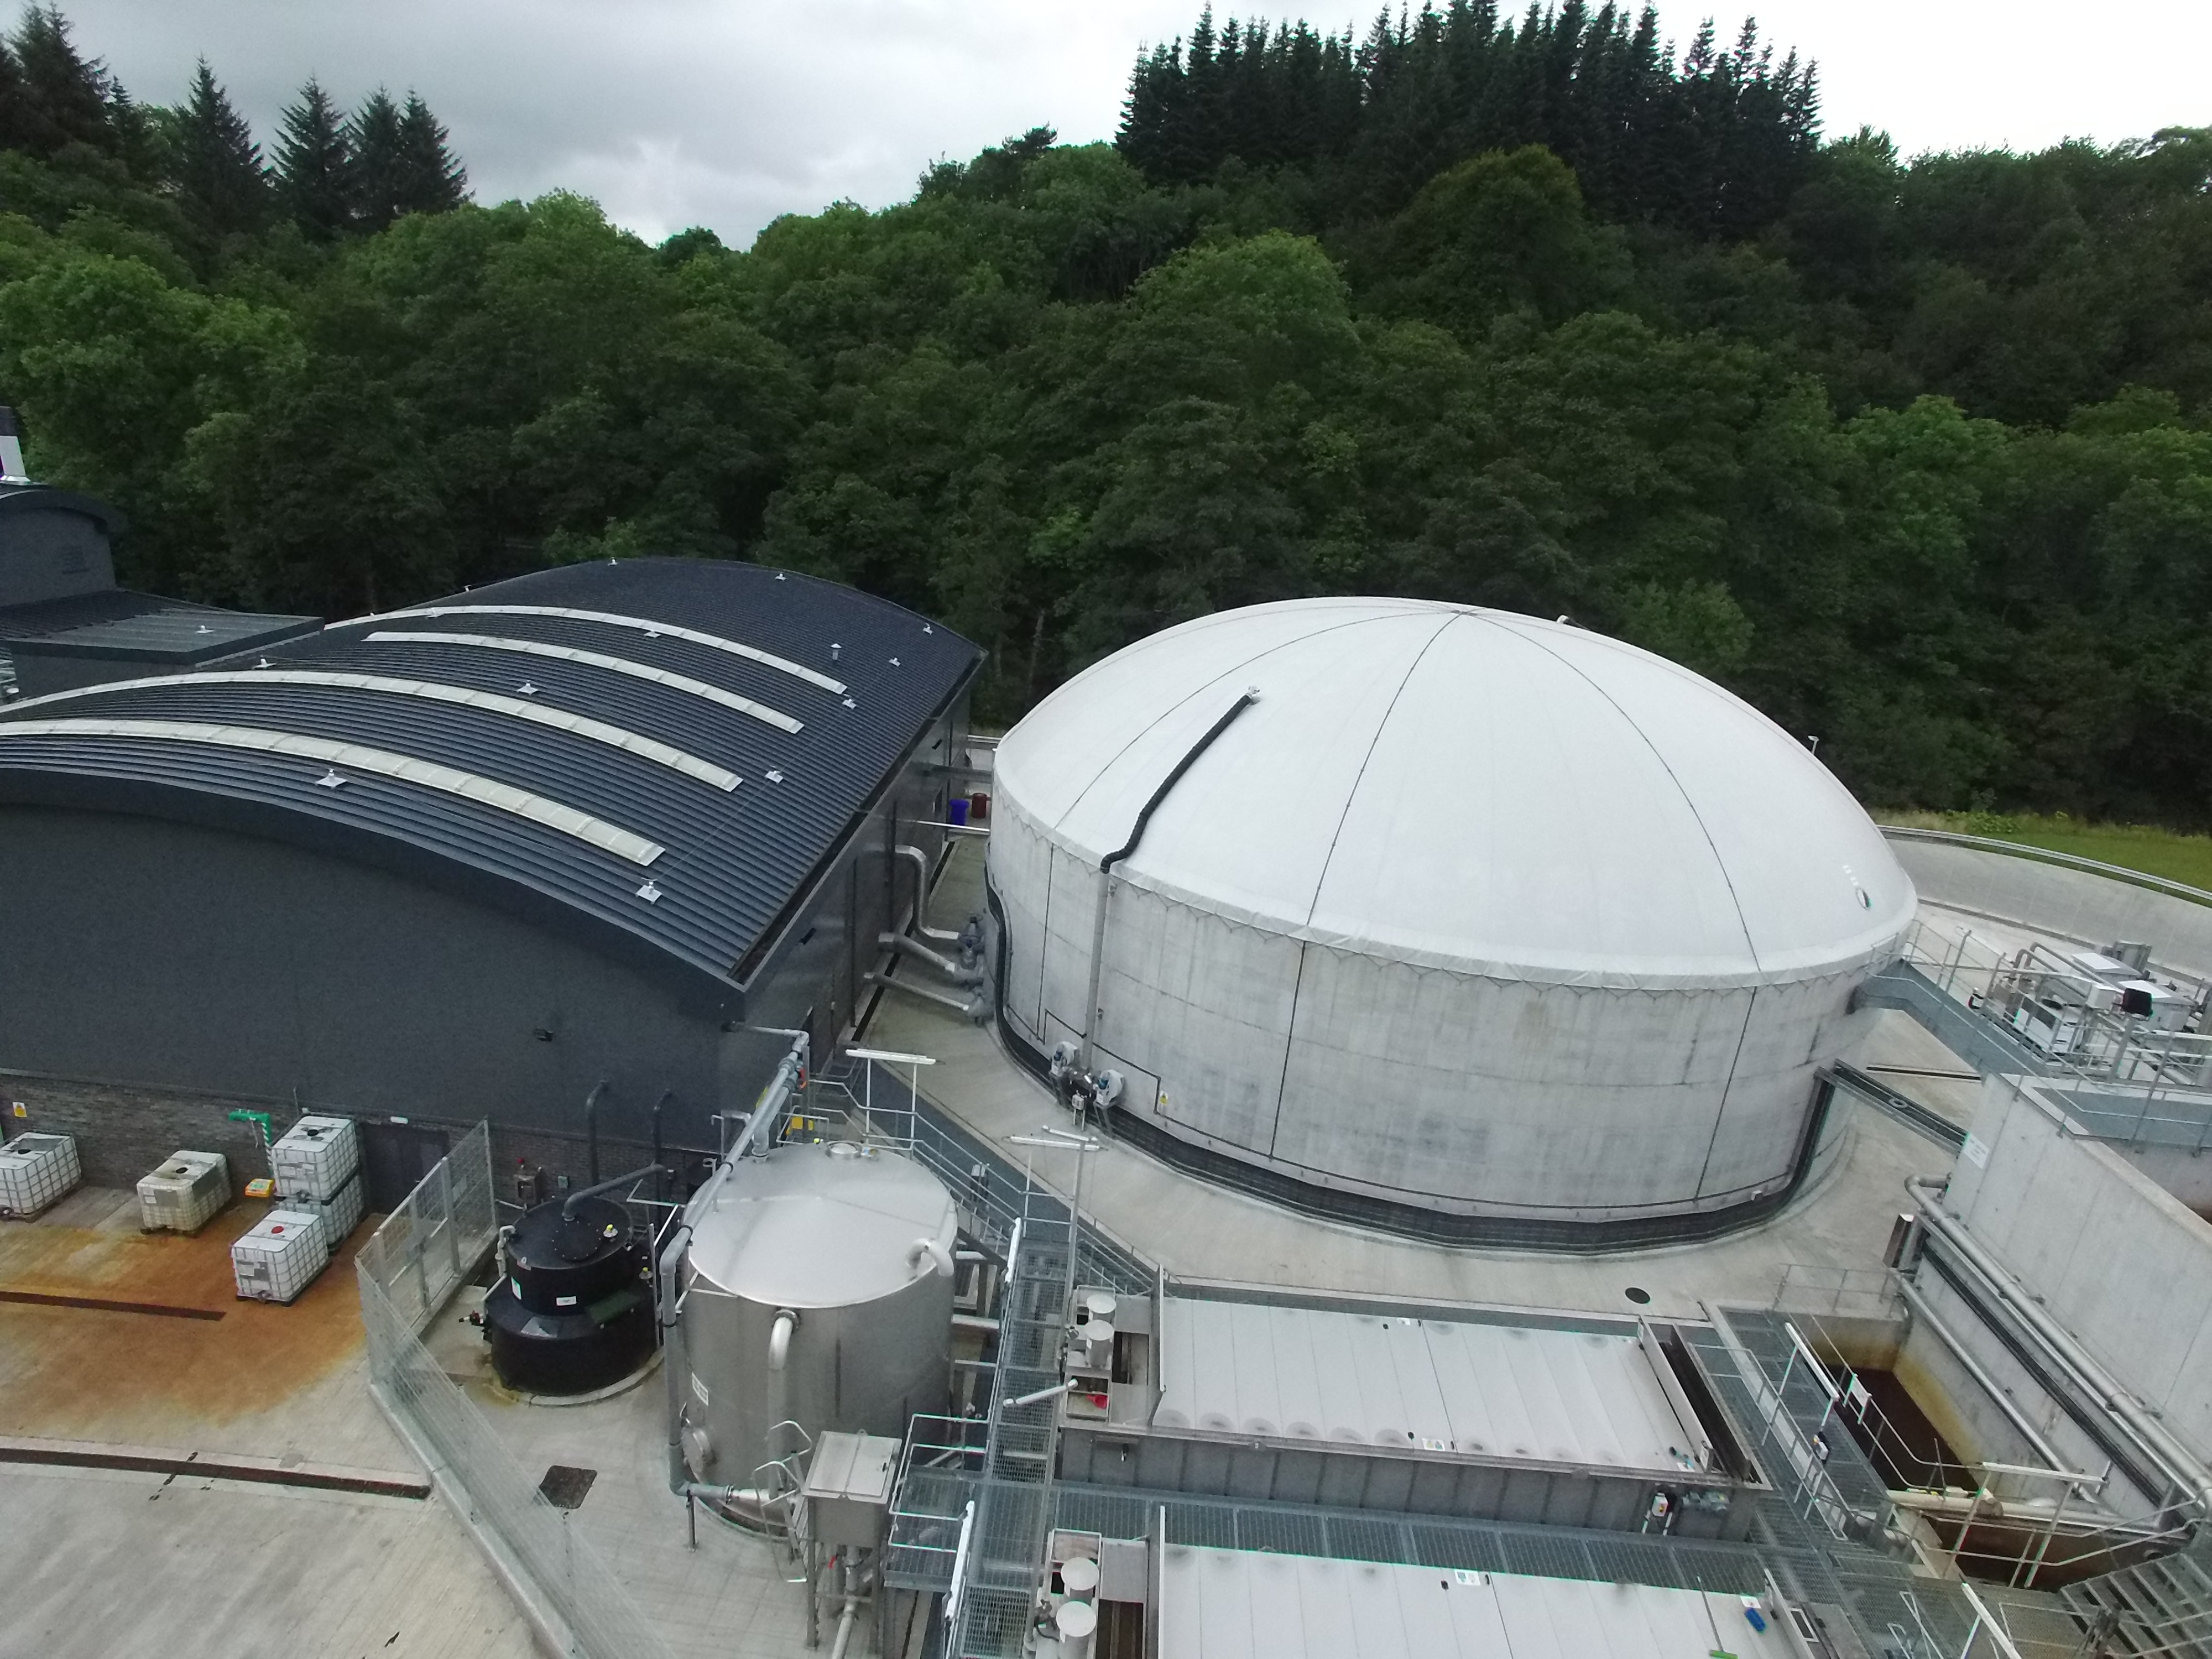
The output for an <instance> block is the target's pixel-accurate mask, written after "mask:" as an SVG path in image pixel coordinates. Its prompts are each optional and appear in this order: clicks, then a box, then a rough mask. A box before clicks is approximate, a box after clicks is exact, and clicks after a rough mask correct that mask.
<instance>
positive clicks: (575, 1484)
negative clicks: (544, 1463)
mask: <svg viewBox="0 0 2212 1659" xmlns="http://www.w3.org/2000/svg"><path fill="white" fill-rule="evenodd" d="M598 1479H599V1471H598V1470H597V1469H579V1468H570V1467H569V1466H568V1464H566V1463H556V1464H555V1465H553V1467H552V1468H550V1469H548V1470H546V1471H545V1478H544V1480H541V1481H539V1482H538V1491H540V1492H544V1494H545V1501H546V1502H547V1503H549V1504H551V1505H552V1506H553V1507H554V1508H555V1509H556V1510H573V1509H580V1508H581V1507H582V1506H583V1502H584V1494H585V1493H586V1492H589V1491H591V1489H592V1481H594V1480H598Z"/></svg>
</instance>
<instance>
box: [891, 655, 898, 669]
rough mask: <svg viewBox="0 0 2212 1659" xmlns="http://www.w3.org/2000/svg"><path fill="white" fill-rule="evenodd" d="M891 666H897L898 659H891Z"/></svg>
mask: <svg viewBox="0 0 2212 1659" xmlns="http://www.w3.org/2000/svg"><path fill="white" fill-rule="evenodd" d="M891 666H892V667H894V668H896V667H897V666H899V659H897V658H896V657H893V658H892V659H891Z"/></svg>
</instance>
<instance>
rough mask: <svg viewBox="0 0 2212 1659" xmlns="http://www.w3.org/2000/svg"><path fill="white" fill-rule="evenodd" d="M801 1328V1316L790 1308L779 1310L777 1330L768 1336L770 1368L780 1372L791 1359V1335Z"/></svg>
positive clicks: (776, 1318)
mask: <svg viewBox="0 0 2212 1659" xmlns="http://www.w3.org/2000/svg"><path fill="white" fill-rule="evenodd" d="M798 1328H799V1316H798V1315H797V1314H795V1313H793V1311H792V1310H790V1309H788V1308H782V1309H779V1310H777V1312H776V1316H775V1328H774V1329H773V1330H771V1331H770V1332H769V1334H768V1368H769V1370H772V1371H780V1370H782V1369H783V1368H784V1365H785V1364H786V1362H787V1361H788V1360H789V1359H790V1358H791V1334H792V1333H793V1331H795V1330H797V1329H798Z"/></svg>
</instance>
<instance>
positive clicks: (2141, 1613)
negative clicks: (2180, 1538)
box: [2060, 1544, 2212, 1659]
mask: <svg viewBox="0 0 2212 1659" xmlns="http://www.w3.org/2000/svg"><path fill="white" fill-rule="evenodd" d="M2060 1599H2061V1600H2062V1601H2063V1602H2064V1603H2065V1605H2066V1607H2067V1608H2068V1610H2069V1612H2071V1613H2073V1614H2074V1616H2075V1618H2076V1619H2077V1620H2080V1621H2081V1626H2082V1627H2083V1629H2084V1630H2085V1631H2087V1632H2091V1633H2092V1634H2093V1635H2094V1636H2096V1637H2098V1638H2101V1640H2102V1641H2103V1642H2104V1644H2105V1652H2106V1653H2107V1654H2109V1655H2110V1656H2111V1659H2153V1656H2156V1659H2168V1656H2171V1659H2212V1549H2209V1548H2208V1547H2207V1546H2206V1545H2204V1544H2197V1545H2195V1546H2192V1547H2191V1548H2189V1549H2186V1550H2184V1551H2182V1552H2181V1553H2179V1554H2176V1555H2168V1556H2164V1557H2161V1558H2160V1559H2158V1560H2155V1561H2145V1562H2142V1563H2141V1564H2140V1565H2136V1566H2131V1567H2123V1568H2121V1569H2120V1570H2119V1571H2117V1572H2108V1573H2105V1574H2102V1575H2101V1576H2100V1577H2095V1578H2090V1579H2086V1580H2084V1581H2083V1582H2082V1583H2078V1584H2073V1585H2069V1587H2068V1588H2067V1589H2064V1590H2063V1591H2061V1592H2060Z"/></svg>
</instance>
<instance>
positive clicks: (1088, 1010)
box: [1076, 686, 1260, 1073]
mask: <svg viewBox="0 0 2212 1659" xmlns="http://www.w3.org/2000/svg"><path fill="white" fill-rule="evenodd" d="M1259 700H1260V691H1259V688H1258V687H1257V686H1248V687H1246V688H1245V690H1244V695H1243V696H1241V697H1239V698H1237V701H1236V702H1232V703H1231V704H1230V705H1229V708H1228V710H1227V712H1225V714H1223V715H1222V716H1221V718H1220V719H1219V720H1216V721H1214V723H1213V724H1212V725H1211V726H1207V727H1206V735H1205V736H1203V737H1201V738H1199V740H1198V741H1197V742H1196V743H1194V744H1191V746H1190V748H1189V749H1188V750H1187V751H1186V752H1185V753H1184V755H1183V757H1182V759H1181V760H1179V761H1177V762H1176V763H1175V767H1174V769H1173V770H1171V771H1170V772H1169V774H1168V775H1167V776H1165V777H1164V778H1162V779H1161V780H1160V787H1158V788H1157V789H1155V790H1153V791H1152V795H1151V797H1150V798H1149V799H1147V800H1146V802H1145V804H1144V805H1143V806H1141V807H1139V809H1138V811H1137V821H1136V823H1134V824H1133V826H1131V828H1130V830H1129V839H1128V840H1127V841H1125V842H1122V843H1121V846H1120V847H1119V848H1116V849H1115V850H1114V851H1113V852H1111V853H1109V854H1107V855H1106V856H1105V857H1104V858H1103V859H1101V860H1099V861H1098V899H1097V908H1096V909H1095V910H1094V911H1093V913H1092V915H1091V988H1090V992H1089V994H1088V995H1087V996H1086V997H1085V1000H1084V1005H1083V1010H1084V1012H1083V1053H1082V1054H1081V1056H1080V1058H1079V1060H1077V1062H1076V1063H1077V1064H1078V1065H1079V1066H1081V1067H1082V1068H1083V1070H1084V1071H1085V1072H1086V1073H1088V1072H1089V1071H1090V1070H1091V1051H1092V1049H1093V1048H1095V1047H1096V1045H1097V1036H1098V985H1099V980H1100V978H1101V976H1102V975H1103V973H1104V970H1105V967H1106V900H1107V897H1108V896H1109V894H1110V893H1111V892H1112V891H1113V890H1114V866H1115V865H1117V864H1119V863H1121V860H1124V859H1126V858H1127V857H1128V856H1129V854H1132V853H1133V852H1135V851H1136V850H1137V843H1138V842H1140V841H1142V840H1143V839H1144V838H1145V826H1146V825H1147V824H1149V823H1151V822H1152V814H1153V813H1154V812H1156V811H1158V810H1159V805H1160V803H1161V802H1162V801H1164V800H1165V799H1167V798H1168V792H1169V791H1170V789H1173V788H1174V787H1176V784H1178V783H1180V782H1182V775H1183V774H1184V773H1186V772H1188V771H1189V770H1190V769H1191V767H1192V765H1193V764H1194V763H1195V762H1196V761H1197V759H1198V757H1200V755H1203V754H1204V753H1205V752H1206V750H1208V749H1210V748H1212V745H1213V740H1214V739H1215V738H1218V737H1219V736H1220V735H1221V734H1222V733H1223V732H1226V731H1227V730H1228V729H1229V727H1230V725H1231V722H1232V721H1234V720H1236V718H1237V716H1238V715H1239V714H1243V712H1244V711H1245V710H1246V709H1248V708H1250V707H1251V706H1252V705H1253V704H1254V703H1255V702H1258V701H1259Z"/></svg>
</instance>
